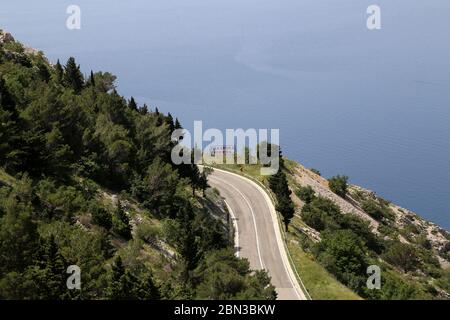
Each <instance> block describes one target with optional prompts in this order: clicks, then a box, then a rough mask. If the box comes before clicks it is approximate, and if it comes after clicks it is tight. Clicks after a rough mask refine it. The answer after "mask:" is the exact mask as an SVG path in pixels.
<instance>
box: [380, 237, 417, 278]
mask: <svg viewBox="0 0 450 320" xmlns="http://www.w3.org/2000/svg"><path fill="white" fill-rule="evenodd" d="M382 258H383V259H384V260H386V261H387V262H389V263H390V264H392V265H394V266H396V267H398V268H401V269H402V270H403V271H405V272H409V271H414V270H416V269H417V267H418V266H419V259H418V256H417V252H416V249H415V248H414V247H413V246H411V245H409V244H406V243H401V242H395V243H393V244H392V245H390V246H388V249H387V251H386V252H385V253H384V254H383V255H382Z"/></svg>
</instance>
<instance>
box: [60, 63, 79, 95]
mask: <svg viewBox="0 0 450 320" xmlns="http://www.w3.org/2000/svg"><path fill="white" fill-rule="evenodd" d="M64 69H65V70H64V78H63V82H64V85H65V86H66V87H68V88H71V89H73V90H74V91H75V93H76V94H79V93H80V92H81V90H82V89H83V84H84V79H83V74H82V73H81V71H80V66H79V65H77V64H76V62H75V58H73V57H70V58H69V60H67V64H66V66H65V68H64Z"/></svg>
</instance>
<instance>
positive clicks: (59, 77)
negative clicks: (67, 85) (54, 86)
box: [55, 59, 64, 83]
mask: <svg viewBox="0 0 450 320" xmlns="http://www.w3.org/2000/svg"><path fill="white" fill-rule="evenodd" d="M63 78H64V69H63V67H62V66H61V63H60V62H59V59H58V61H57V62H56V65H55V81H56V83H62V82H63Z"/></svg>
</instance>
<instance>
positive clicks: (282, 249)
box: [214, 168, 309, 300]
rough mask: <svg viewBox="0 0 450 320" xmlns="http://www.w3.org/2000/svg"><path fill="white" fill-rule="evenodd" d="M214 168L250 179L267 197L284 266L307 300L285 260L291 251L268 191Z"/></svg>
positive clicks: (296, 287)
mask: <svg viewBox="0 0 450 320" xmlns="http://www.w3.org/2000/svg"><path fill="white" fill-rule="evenodd" d="M214 170H215V171H218V172H222V173H226V174H229V175H232V176H236V177H238V178H240V179H242V180H244V181H248V182H249V183H250V184H251V185H253V186H254V187H256V188H257V189H258V190H259V191H260V193H261V194H263V196H264V198H265V199H266V203H267V205H268V206H269V209H270V212H271V215H272V222H273V225H274V228H275V235H276V238H277V242H278V247H279V250H280V254H281V256H282V261H283V265H284V268H285V270H286V271H287V274H288V277H289V281H290V282H291V284H292V287H293V289H294V292H295V294H296V295H297V297H299V299H300V300H306V295H305V293H304V292H303V290H302V289H301V288H300V286H299V284H298V282H297V281H296V280H293V279H295V275H294V274H293V270H292V267H290V264H289V261H285V260H286V259H287V255H288V254H289V255H290V253H289V251H288V250H287V248H285V247H284V241H283V240H282V237H281V232H280V226H279V224H278V218H277V213H276V211H275V207H274V206H273V203H272V200H271V199H270V197H269V195H268V194H267V192H266V191H265V190H264V189H263V188H262V187H261V186H259V185H258V184H257V183H256V182H254V181H252V180H251V179H248V178H245V177H243V176H241V175H238V174H236V173H233V172H229V171H225V170H221V169H216V168H214ZM214 178H216V179H218V178H217V177H214ZM219 180H220V179H219ZM221 181H223V180H221ZM225 183H226V182H225ZM226 184H228V183H226ZM228 185H230V184H228ZM231 186H232V185H231ZM232 187H234V186H232ZM234 188H235V187H234ZM235 189H236V188H235ZM236 190H237V189H236ZM238 192H239V193H241V192H240V191H239V190H238ZM244 199H245V197H244ZM247 204H248V202H247ZM252 212H253V210H252ZM280 244H281V246H280ZM291 259H292V258H291ZM295 272H297V270H295ZM299 278H300V277H299ZM300 281H301V279H300ZM303 286H304V285H303ZM307 294H308V296H309V293H308V292H307Z"/></svg>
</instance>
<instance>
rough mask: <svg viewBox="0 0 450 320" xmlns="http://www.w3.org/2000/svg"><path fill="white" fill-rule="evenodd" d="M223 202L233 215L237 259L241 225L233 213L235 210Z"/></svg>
mask: <svg viewBox="0 0 450 320" xmlns="http://www.w3.org/2000/svg"><path fill="white" fill-rule="evenodd" d="M223 202H225V204H226V205H227V208H228V212H230V215H231V219H232V220H233V228H234V231H235V232H234V246H235V247H236V257H238V258H239V250H240V247H239V225H238V223H237V218H236V215H235V214H234V212H233V209H231V207H230V206H229V205H228V202H226V201H225V200H223Z"/></svg>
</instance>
